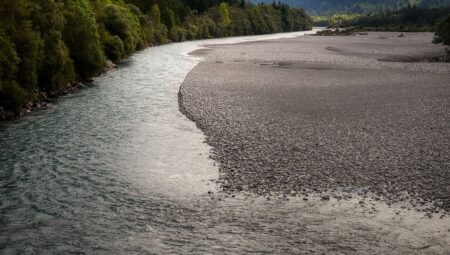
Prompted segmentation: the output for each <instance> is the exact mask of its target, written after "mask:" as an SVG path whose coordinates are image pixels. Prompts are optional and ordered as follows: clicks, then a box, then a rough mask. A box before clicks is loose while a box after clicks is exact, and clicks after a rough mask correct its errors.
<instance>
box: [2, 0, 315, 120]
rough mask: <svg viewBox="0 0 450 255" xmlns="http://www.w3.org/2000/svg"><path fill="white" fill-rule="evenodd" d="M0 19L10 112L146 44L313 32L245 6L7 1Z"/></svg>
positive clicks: (292, 13) (269, 10)
mask: <svg viewBox="0 0 450 255" xmlns="http://www.w3.org/2000/svg"><path fill="white" fill-rule="evenodd" d="M0 17H1V20H0V110H1V111H11V112H13V113H14V114H18V113H20V112H21V111H22V109H23V108H24V107H25V106H28V105H29V104H32V103H33V102H37V101H39V100H42V99H44V98H47V97H54V96H57V95H58V94H60V93H62V92H63V91H65V90H66V89H67V88H68V87H70V86H71V84H73V83H74V82H75V81H80V80H88V79H89V78H91V77H93V76H96V75H98V74H99V73H101V72H103V71H104V70H105V67H106V65H107V62H109V61H112V62H116V63H117V62H119V61H120V60H122V59H124V58H126V57H127V56H129V55H130V54H132V53H133V52H135V51H137V50H140V49H143V48H145V47H148V46H153V45H158V44H164V43H168V42H178V41H184V40H195V39H204V38H213V37H226V36H238V35H254V34H266V33H275V32H289V31H300V30H310V29H311V28H312V19H311V18H310V17H309V16H308V15H307V14H306V13H305V12H304V11H303V9H297V8H291V7H289V6H288V5H286V4H268V5H261V4H258V5H253V4H250V3H248V2H247V1H244V0H227V1H219V0H208V1H207V0H193V1H187V0H14V1H0Z"/></svg>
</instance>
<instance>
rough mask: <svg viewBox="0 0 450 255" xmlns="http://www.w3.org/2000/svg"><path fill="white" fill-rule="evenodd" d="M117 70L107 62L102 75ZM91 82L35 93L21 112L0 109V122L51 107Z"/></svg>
mask: <svg viewBox="0 0 450 255" xmlns="http://www.w3.org/2000/svg"><path fill="white" fill-rule="evenodd" d="M115 68H117V65H116V64H114V63H113V62H112V61H111V60H107V61H106V63H105V69H104V71H103V72H104V73H105V72H108V71H110V70H113V69H115ZM89 82H91V80H85V81H74V82H71V83H69V84H67V86H65V87H64V89H62V90H59V91H51V92H48V93H46V92H42V91H37V92H36V99H35V100H32V101H29V102H27V103H26V104H25V105H24V106H23V109H22V111H20V112H18V113H15V112H13V111H10V110H7V109H4V108H3V107H0V121H5V120H12V119H14V118H17V117H21V116H23V115H25V114H27V113H30V112H32V111H34V110H37V109H41V108H44V107H47V106H49V105H51V104H52V103H53V102H54V101H55V100H56V99H57V98H58V97H61V96H63V95H67V94H69V93H73V92H75V91H78V90H79V89H82V88H85V87H86V84H87V83H89Z"/></svg>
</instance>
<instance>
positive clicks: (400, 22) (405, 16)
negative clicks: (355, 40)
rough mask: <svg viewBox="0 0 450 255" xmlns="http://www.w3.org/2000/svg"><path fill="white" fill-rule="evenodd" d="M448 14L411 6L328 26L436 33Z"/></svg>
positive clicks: (440, 9)
mask: <svg viewBox="0 0 450 255" xmlns="http://www.w3.org/2000/svg"><path fill="white" fill-rule="evenodd" d="M449 13H450V8H448V7H447V8H443V7H441V8H421V7H417V6H415V5H413V6H408V7H406V8H403V9H401V10H398V11H391V12H386V13H378V14H367V15H360V16H357V17H352V18H349V19H345V18H342V19H341V20H339V23H338V24H333V23H331V24H330V25H333V26H339V27H357V28H362V29H371V30H384V31H411V32H417V31H436V29H437V26H438V24H439V23H440V22H442V21H443V20H444V19H445V17H446V16H447V15H448V14H449Z"/></svg>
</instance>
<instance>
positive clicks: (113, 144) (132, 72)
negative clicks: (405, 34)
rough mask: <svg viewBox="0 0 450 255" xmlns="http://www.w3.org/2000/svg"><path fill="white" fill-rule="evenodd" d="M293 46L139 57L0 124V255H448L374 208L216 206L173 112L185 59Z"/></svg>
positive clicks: (246, 201)
mask: <svg viewBox="0 0 450 255" xmlns="http://www.w3.org/2000/svg"><path fill="white" fill-rule="evenodd" d="M303 34H305V33H304V32H297V33H288V34H274V35H263V36H251V37H235V38H224V39H213V40H204V41H192V42H183V43H174V44H169V45H164V46H159V47H154V48H148V49H146V50H143V51H141V52H138V53H137V54H135V55H133V56H132V57H130V58H129V59H127V60H126V61H123V62H122V63H121V64H120V65H119V68H118V69H116V70H113V71H110V72H108V73H106V74H104V75H101V76H100V77H98V78H96V79H95V80H94V81H93V82H92V83H91V84H89V86H88V87H87V88H85V89H82V90H80V91H78V92H76V93H73V94H70V95H67V96H65V97H63V98H61V99H58V100H57V101H56V102H55V103H54V104H53V105H52V106H50V107H48V108H46V109H42V110H39V111H35V112H32V113H31V114H28V115H26V116H24V117H22V118H20V119H17V120H14V121H10V122H5V123H2V124H0V228H1V232H0V254H36V253H38V254H55V253H56V254H60V253H65V254H66V253H67V254H70V253H76V254H248V253H255V254H261V253H268V254H284V253H292V254H299V253H307V254H309V253H310V254H315V253H322V252H323V253H345V254H348V253H350V254H360V253H365V254H371V253H373V254H375V253H379V252H386V251H398V252H409V253H415V252H417V253H421V252H424V251H425V252H430V254H439V253H441V252H445V251H448V250H446V249H447V248H448V246H447V245H448V244H449V243H450V241H448V240H446V238H442V237H443V235H444V234H445V231H448V229H447V226H445V225H444V226H443V225H442V224H441V222H440V221H426V222H422V221H423V220H420V219H423V215H421V214H418V213H414V212H405V213H403V214H400V215H401V216H399V214H397V212H398V208H388V207H387V206H385V205H382V204H377V203H376V202H375V201H373V207H377V208H381V209H379V210H378V211H382V213H375V214H373V215H371V216H370V217H369V216H367V215H366V212H365V211H364V209H361V207H360V206H359V204H358V203H357V200H355V201H356V202H355V201H352V200H349V201H320V200H319V199H311V200H310V201H308V202H305V201H300V200H296V199H290V200H286V199H283V198H274V199H271V200H267V199H266V198H260V197H253V196H243V195H242V196H238V197H235V198H231V197H229V198H226V197H223V196H221V195H220V194H218V192H217V187H216V184H215V182H214V180H215V179H217V178H218V175H219V173H218V167H217V166H216V164H215V163H214V162H213V161H212V160H211V159H209V157H208V155H209V150H210V148H209V147H208V146H207V145H206V144H205V143H204V136H203V134H202V132H201V131H200V130H198V129H197V127H196V126H195V124H194V123H193V122H191V121H190V120H188V119H187V118H186V117H185V116H184V115H183V114H181V113H180V111H179V109H178V100H177V92H178V89H179V86H180V84H181V83H182V82H183V80H184V77H185V76H186V75H187V73H188V72H189V71H190V70H191V69H192V68H193V67H194V66H195V65H196V64H197V63H198V61H199V60H200V59H199V58H198V57H194V56H190V55H189V54H188V53H189V52H192V51H194V50H196V49H199V48H201V47H202V46H203V45H205V44H217V43H221V44H222V43H237V42H243V41H252V40H266V39H276V38H284V37H291V36H300V35H303ZM208 193H209V194H208ZM396 217H397V218H396ZM400 217H401V219H400ZM418 219H419V220H418ZM411 229H413V230H411ZM445 237H448V234H446V235H445ZM399 244H400V245H399Z"/></svg>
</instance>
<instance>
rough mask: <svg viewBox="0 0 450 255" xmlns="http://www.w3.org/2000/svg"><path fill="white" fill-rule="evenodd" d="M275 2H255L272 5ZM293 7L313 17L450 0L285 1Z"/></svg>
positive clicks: (442, 3) (449, 1)
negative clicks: (300, 8)
mask: <svg viewBox="0 0 450 255" xmlns="http://www.w3.org/2000/svg"><path fill="white" fill-rule="evenodd" d="M272 1H273V0H253V2H255V3H260V2H265V3H271V2H272ZM282 2H284V3H287V4H289V5H291V6H297V7H302V8H304V9H305V10H306V11H307V12H308V13H309V14H311V15H318V16H323V15H332V14H348V13H352V14H355V13H360V14H361V13H364V14H367V13H383V12H389V11H396V10H400V9H402V8H405V7H407V6H408V5H411V6H412V5H415V6H417V7H420V8H436V7H449V6H450V0H283V1H282Z"/></svg>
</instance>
